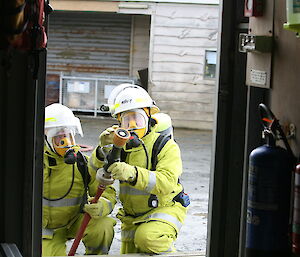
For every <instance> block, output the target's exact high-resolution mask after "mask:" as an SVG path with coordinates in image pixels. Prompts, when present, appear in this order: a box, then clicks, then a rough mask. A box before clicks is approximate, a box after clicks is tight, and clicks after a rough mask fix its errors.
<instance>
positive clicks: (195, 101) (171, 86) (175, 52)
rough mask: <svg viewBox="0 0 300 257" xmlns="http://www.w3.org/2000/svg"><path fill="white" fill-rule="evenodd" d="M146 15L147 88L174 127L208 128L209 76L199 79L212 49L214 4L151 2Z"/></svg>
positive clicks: (211, 85)
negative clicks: (148, 25) (149, 14)
mask: <svg viewBox="0 0 300 257" xmlns="http://www.w3.org/2000/svg"><path fill="white" fill-rule="evenodd" d="M155 9H156V10H155V14H153V15H152V21H151V22H152V25H151V29H152V31H151V39H150V42H151V44H152V45H151V46H150V49H151V53H150V55H151V56H150V63H149V65H150V67H149V69H150V74H149V77H150V93H151V95H152V97H153V98H154V99H155V100H156V102H157V104H158V106H159V107H160V109H161V111H162V112H165V113H168V114H170V116H171V117H172V120H173V125H174V126H175V127H188V128H196V129H207V130H211V129H212V128H213V112H214V99H215V92H216V90H215V84H216V81H215V80H205V79H204V78H203V73H204V67H203V66H204V62H205V60H204V59H205V50H209V49H214V50H216V48H217V34H218V16H219V6H209V5H192V4H157V5H156V8H155Z"/></svg>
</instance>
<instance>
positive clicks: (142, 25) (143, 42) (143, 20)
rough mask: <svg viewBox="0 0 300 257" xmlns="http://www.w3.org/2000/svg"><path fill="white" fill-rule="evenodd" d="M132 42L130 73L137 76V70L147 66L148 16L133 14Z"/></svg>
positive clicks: (148, 42)
mask: <svg viewBox="0 0 300 257" xmlns="http://www.w3.org/2000/svg"><path fill="white" fill-rule="evenodd" d="M132 33H133V38H132V40H133V42H132V50H131V58H132V64H131V71H132V72H131V73H132V74H130V75H132V76H134V77H138V73H137V71H138V70H141V69H145V68H148V63H149V44H150V16H149V15H134V16H133V32H132Z"/></svg>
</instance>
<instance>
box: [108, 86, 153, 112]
mask: <svg viewBox="0 0 300 257" xmlns="http://www.w3.org/2000/svg"><path fill="white" fill-rule="evenodd" d="M108 105H109V107H110V111H111V115H112V116H113V117H116V116H117V114H119V113H121V112H125V111H129V110H132V109H139V108H146V107H149V108H150V114H151V115H152V114H155V113H157V112H159V108H158V107H157V106H156V105H155V102H154V101H153V100H152V98H151V97H150V96H149V94H148V92H147V91H146V90H145V89H143V88H142V87H140V86H137V85H133V84H120V85H119V86H117V87H115V88H114V89H113V91H112V92H111V94H110V96H109V98H108Z"/></svg>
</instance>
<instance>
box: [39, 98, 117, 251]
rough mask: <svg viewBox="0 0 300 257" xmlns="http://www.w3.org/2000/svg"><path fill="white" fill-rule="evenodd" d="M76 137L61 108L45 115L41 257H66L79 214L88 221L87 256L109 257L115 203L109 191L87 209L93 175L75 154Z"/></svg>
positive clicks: (74, 123)
mask: <svg viewBox="0 0 300 257" xmlns="http://www.w3.org/2000/svg"><path fill="white" fill-rule="evenodd" d="M75 133H78V134H80V135H81V136H83V133H82V128H81V124H80V121H79V119H78V118H76V117H75V116H74V114H73V112H72V111H71V110H70V109H69V108H68V107H66V106H63V105H61V104H56V103H55V104H52V105H49V106H47V107H46V109H45V147H44V188H43V231H42V236H43V240H42V255H43V256H66V242H67V240H69V239H71V238H74V237H75V235H76V232H77V230H78V228H79V227H80V225H81V221H82V218H83V213H84V212H87V213H88V214H89V215H90V216H91V218H92V219H91V221H90V222H89V224H88V226H87V229H86V230H85V233H84V235H83V240H82V241H83V243H84V245H85V250H86V254H88V255H91V254H93V255H99V254H107V253H108V251H109V249H110V246H111V243H112V240H113V237H114V225H115V224H116V221H115V220H114V219H113V218H111V217H107V215H108V214H110V213H111V211H112V210H113V207H114V205H115V203H116V191H115V189H114V188H113V187H112V186H108V187H107V188H106V189H105V191H104V193H103V194H102V197H101V198H100V199H99V201H98V202H97V203H94V204H88V203H87V198H89V200H91V199H92V197H93V196H94V195H95V193H96V191H97V186H98V181H97V180H96V179H95V177H96V171H95V170H94V169H92V167H89V166H88V165H87V159H88V157H87V156H84V155H83V154H82V153H81V152H80V151H79V148H80V147H79V146H78V145H76V143H75V138H74V136H75Z"/></svg>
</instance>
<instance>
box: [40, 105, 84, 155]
mask: <svg viewBox="0 0 300 257" xmlns="http://www.w3.org/2000/svg"><path fill="white" fill-rule="evenodd" d="M76 133H78V134H80V135H81V136H83V133H82V128H81V124H80V120H79V119H78V118H77V117H75V116H74V114H73V112H72V111H71V110H70V109H69V108H68V107H66V106H64V105H62V104H58V103H54V104H51V105H49V106H47V107H46V108H45V136H46V138H45V139H46V142H47V145H48V146H49V147H50V149H51V150H52V151H54V152H56V153H58V154H59V155H61V156H63V155H64V153H65V152H66V151H67V149H69V148H75V147H76V143H75V134H76Z"/></svg>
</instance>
